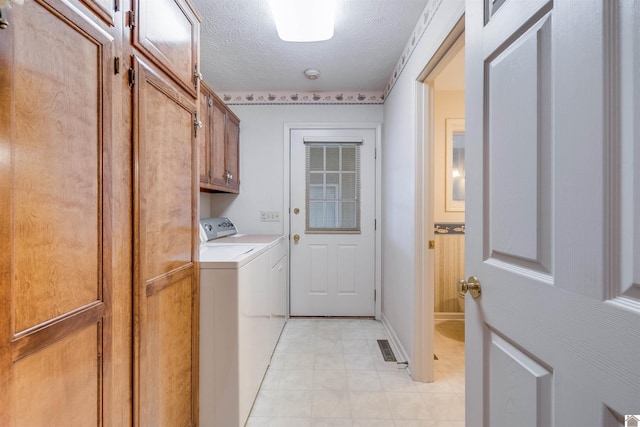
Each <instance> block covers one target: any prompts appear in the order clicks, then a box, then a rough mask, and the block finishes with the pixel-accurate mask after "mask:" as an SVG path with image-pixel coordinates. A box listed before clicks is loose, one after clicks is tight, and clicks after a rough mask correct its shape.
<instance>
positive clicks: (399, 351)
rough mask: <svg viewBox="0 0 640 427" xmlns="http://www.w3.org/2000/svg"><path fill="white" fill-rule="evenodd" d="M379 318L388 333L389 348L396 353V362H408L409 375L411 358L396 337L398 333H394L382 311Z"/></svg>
mask: <svg viewBox="0 0 640 427" xmlns="http://www.w3.org/2000/svg"><path fill="white" fill-rule="evenodd" d="M381 320H382V324H383V325H384V328H385V329H386V330H387V334H389V344H390V345H391V349H392V350H393V353H394V354H395V355H396V359H397V360H398V362H407V363H408V364H407V371H409V375H411V358H410V357H409V355H408V354H407V352H406V350H405V349H404V347H403V346H402V343H401V342H400V340H399V339H398V335H396V333H395V331H394V330H393V327H391V324H390V323H389V321H388V320H387V318H386V316H385V315H384V313H382V319H381Z"/></svg>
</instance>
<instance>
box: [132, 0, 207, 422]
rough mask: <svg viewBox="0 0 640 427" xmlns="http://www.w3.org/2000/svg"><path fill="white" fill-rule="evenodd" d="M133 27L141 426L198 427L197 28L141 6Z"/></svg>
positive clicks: (136, 392) (156, 6) (171, 12)
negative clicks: (170, 40) (168, 35)
mask: <svg viewBox="0 0 640 427" xmlns="http://www.w3.org/2000/svg"><path fill="white" fill-rule="evenodd" d="M128 24H129V26H130V28H132V34H131V41H132V43H131V46H132V50H131V69H130V71H129V72H130V73H131V76H130V82H129V84H130V86H131V87H132V93H133V98H132V105H133V107H132V116H133V163H134V170H135V171H136V175H135V176H134V179H133V195H134V197H133V223H134V231H133V235H134V242H133V247H134V279H133V280H134V295H133V312H134V318H135V322H134V328H133V332H134V333H133V355H134V358H133V413H134V416H133V424H134V425H136V426H158V425H167V426H190V425H196V424H197V420H198V334H199V288H198V276H199V272H198V269H197V266H196V251H197V250H198V245H199V241H198V240H196V239H197V235H198V233H197V227H198V223H197V221H198V214H197V199H198V178H197V159H198V155H197V151H196V150H197V149H198V147H197V145H196V132H197V130H198V127H197V122H198V117H197V111H198V100H197V97H198V90H197V89H198V80H199V79H198V78H197V76H196V75H195V74H194V70H196V69H197V65H196V64H197V59H198V52H199V42H198V40H199V20H198V18H197V16H196V14H195V11H194V10H193V9H192V7H191V5H190V4H189V3H188V2H187V1H185V0H153V1H150V0H136V1H134V8H133V11H132V14H129V18H128ZM167 34H171V35H172V37H173V40H174V41H175V42H172V43H169V42H167V40H166V37H167Z"/></svg>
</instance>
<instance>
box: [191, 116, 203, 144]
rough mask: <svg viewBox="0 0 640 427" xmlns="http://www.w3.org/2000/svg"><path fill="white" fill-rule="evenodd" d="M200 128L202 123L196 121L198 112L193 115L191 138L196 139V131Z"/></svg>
mask: <svg viewBox="0 0 640 427" xmlns="http://www.w3.org/2000/svg"><path fill="white" fill-rule="evenodd" d="M201 127H202V122H201V121H200V120H198V112H197V111H196V112H194V113H193V136H194V137H196V138H197V137H198V129H199V128H201Z"/></svg>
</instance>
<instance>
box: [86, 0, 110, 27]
mask: <svg viewBox="0 0 640 427" xmlns="http://www.w3.org/2000/svg"><path fill="white" fill-rule="evenodd" d="M81 1H82V3H84V4H85V5H86V6H87V7H88V8H89V9H90V10H91V11H92V12H93V13H95V14H96V15H97V16H98V17H99V18H100V19H102V20H103V21H104V22H106V23H107V24H109V25H110V26H113V25H114V22H113V13H114V11H115V5H114V0H81Z"/></svg>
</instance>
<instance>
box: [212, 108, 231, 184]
mask: <svg viewBox="0 0 640 427" xmlns="http://www.w3.org/2000/svg"><path fill="white" fill-rule="evenodd" d="M226 121H227V110H226V108H225V106H224V104H222V101H220V100H219V99H218V98H217V97H213V105H212V107H211V175H210V179H209V182H210V183H211V185H214V186H217V189H218V190H224V189H225V187H226V186H227V180H226V176H227V168H226V165H225V161H226V158H225V151H226V146H225V125H226Z"/></svg>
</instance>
